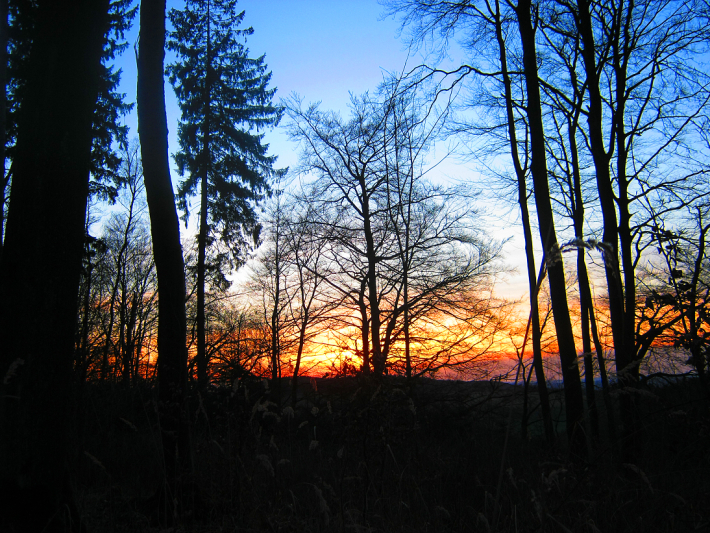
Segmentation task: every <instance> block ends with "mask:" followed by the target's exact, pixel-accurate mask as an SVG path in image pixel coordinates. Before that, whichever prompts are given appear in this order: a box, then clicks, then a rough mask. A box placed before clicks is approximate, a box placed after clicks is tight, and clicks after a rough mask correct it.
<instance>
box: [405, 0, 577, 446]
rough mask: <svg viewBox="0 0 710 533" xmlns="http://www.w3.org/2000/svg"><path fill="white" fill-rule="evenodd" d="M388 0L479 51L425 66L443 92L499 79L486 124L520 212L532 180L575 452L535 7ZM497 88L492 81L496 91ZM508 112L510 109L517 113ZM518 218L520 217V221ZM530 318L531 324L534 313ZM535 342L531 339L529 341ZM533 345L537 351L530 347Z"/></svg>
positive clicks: (572, 382)
mask: <svg viewBox="0 0 710 533" xmlns="http://www.w3.org/2000/svg"><path fill="white" fill-rule="evenodd" d="M392 4H394V6H393V11H395V12H397V11H399V12H402V13H403V14H404V15H403V16H404V24H405V25H407V24H413V28H414V30H413V31H414V35H415V36H418V37H424V38H426V37H428V36H434V35H435V34H436V33H439V34H440V35H441V36H443V37H444V43H445V42H446V39H447V38H448V37H449V36H450V35H452V34H453V33H454V32H455V31H456V30H457V29H459V30H460V29H465V30H466V33H467V39H468V40H467V44H468V48H469V50H470V51H471V52H473V53H477V52H479V51H480V52H481V53H480V55H476V57H475V60H476V61H475V62H474V63H473V64H472V65H468V64H466V65H462V66H461V67H460V68H459V69H456V70H454V71H453V72H443V71H440V70H438V71H437V70H436V69H431V68H425V69H424V70H425V71H428V72H429V73H430V74H429V76H428V77H431V75H433V74H443V75H444V77H445V78H446V77H450V78H453V83H452V84H451V85H450V86H449V88H448V89H445V90H448V91H450V90H451V88H452V87H453V86H455V85H458V84H459V83H461V82H462V80H463V79H464V78H465V77H466V76H468V75H469V74H475V75H479V76H481V77H484V78H489V79H491V80H492V81H493V82H495V83H500V84H502V85H503V87H502V89H503V90H504V95H503V98H502V99H501V98H500V97H497V100H493V101H494V102H496V103H497V104H498V105H501V106H502V107H504V109H505V113H506V115H505V116H506V119H505V122H503V128H501V127H500V123H496V124H494V125H493V126H491V127H489V128H487V129H488V131H489V132H491V133H493V134H495V133H496V130H498V131H500V130H501V129H503V131H505V132H506V133H507V138H506V137H503V139H504V140H505V141H506V144H509V147H510V149H511V150H512V153H513V155H514V157H513V162H514V166H515V171H516V176H517V183H518V201H519V204H520V206H521V209H522V211H523V214H525V212H526V211H527V207H526V201H525V200H524V196H526V186H525V181H524V178H525V174H526V172H529V175H530V177H531V179H532V186H533V191H534V198H535V207H536V212H537V218H538V227H539V232H540V242H541V243H542V246H543V251H544V257H543V261H544V262H545V263H546V268H547V277H548V281H549V285H550V296H551V301H552V310H553V316H554V319H555V328H556V331H557V340H558V343H559V355H560V360H561V363H562V370H563V380H564V383H565V388H564V391H565V407H566V415H567V416H566V421H567V431H568V437H569V438H570V439H571V441H570V443H571V444H570V449H571V450H572V452H573V453H574V454H575V455H577V456H583V455H584V448H585V443H584V434H583V429H582V423H583V419H584V406H583V403H582V392H581V382H580V378H579V371H578V366H577V354H576V348H575V342H574V335H573V332H572V325H571V321H570V317H569V308H568V303H567V293H566V286H565V274H564V268H563V263H562V256H561V254H560V253H559V244H558V239H557V232H556V228H555V224H554V216H553V211H552V205H551V202H550V192H549V184H548V168H547V158H546V146H545V128H544V120H543V109H542V101H541V95H540V85H541V84H540V78H539V71H538V59H539V54H538V51H537V42H536V41H537V38H536V31H537V28H538V24H539V19H538V18H537V9H535V10H533V9H532V5H531V2H530V1H529V0H521V1H520V2H517V3H514V2H511V1H503V2H498V1H496V2H490V3H489V2H480V3H479V2H475V1H471V2H460V3H459V2H456V3H449V2H434V3H430V2H422V1H418V0H412V1H402V2H393V3H392ZM491 34H492V36H494V38H495V41H496V43H497V44H498V50H497V52H498V53H497V54H496V55H497V57H496V56H491V54H490V53H489V52H488V41H486V40H484V39H483V36H484V35H491ZM415 38H416V37H415ZM444 46H445V44H444ZM511 47H512V48H513V49H515V50H516V51H518V54H519V55H518V56H517V57H516V59H517V62H516V65H515V66H516V72H517V75H516V80H517V82H516V83H517V90H518V91H519V93H518V98H514V95H513V93H512V80H511V76H510V73H511V72H510V68H509V67H508V66H507V59H508V54H507V52H508V51H509V50H510V49H511ZM483 48H486V50H483ZM500 89H501V88H500V87H499V88H498V91H500ZM498 94H499V93H498ZM501 100H502V101H501ZM516 112H517V113H518V114H517V117H516ZM519 121H520V122H522V123H523V124H524V127H525V130H524V131H525V133H526V135H524V137H523V140H522V141H521V142H523V141H524V144H523V150H524V152H523V153H524V154H525V156H526V159H525V160H524V162H523V159H522V158H521V157H520V156H519V154H518V153H517V150H518V149H519V146H518V145H517V143H516V133H517V132H516V129H517V128H518V127H519ZM528 165H529V166H528ZM526 218H527V217H524V222H525V219H526ZM526 236H527V241H526V247H528V250H527V252H526V255H527V259H528V279H529V285H530V295H531V296H530V297H531V302H532V301H533V300H535V299H536V298H537V288H535V286H536V283H534V279H535V270H534V267H533V262H532V261H531V259H532V248H531V247H530V244H531V243H530V240H529V239H530V237H531V235H529V234H527V232H526ZM531 312H532V313H531V314H532V315H535V314H537V313H536V312H535V305H534V304H533V306H532V308H531ZM534 322H538V323H539V317H538V318H537V320H535V321H534ZM536 330H538V328H537V327H535V325H534V324H533V336H534V337H535V336H536ZM534 340H535V339H534ZM536 344H537V343H536V342H534V347H535V346H536ZM534 351H537V350H536V349H535V350H534ZM542 398H544V395H542ZM548 434H549V431H548Z"/></svg>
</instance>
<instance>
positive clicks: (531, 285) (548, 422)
mask: <svg viewBox="0 0 710 533" xmlns="http://www.w3.org/2000/svg"><path fill="white" fill-rule="evenodd" d="M496 39H497V41H498V51H499V57H500V62H501V71H502V74H503V86H504V90H505V105H506V115H507V121H508V136H509V139H510V148H511V154H512V157H513V166H514V167H515V175H516V178H517V182H518V205H519V206H520V215H521V219H522V224H523V235H524V238H525V259H526V264H527V272H528V291H529V294H530V319H531V328H532V349H533V367H534V368H535V379H536V381H537V392H538V396H539V398H540V410H541V413H542V420H543V426H544V428H545V438H546V440H547V442H548V443H549V444H552V443H553V442H554V438H555V434H554V428H553V425H552V412H551V410H550V398H549V394H548V391H547V382H546V380H545V370H544V368H543V366H542V347H541V338H542V332H541V330H540V308H539V305H538V298H537V296H538V290H539V286H538V282H537V279H536V276H535V272H536V268H535V255H534V251H533V237H532V226H531V224H530V213H529V210H528V198H527V184H526V179H525V169H524V168H523V166H522V164H521V163H520V156H519V154H518V141H517V135H516V131H515V117H514V114H513V92H512V83H511V80H510V74H509V71H508V60H507V56H506V47H505V46H506V45H505V40H504V39H503V33H502V22H501V14H500V3H499V2H496Z"/></svg>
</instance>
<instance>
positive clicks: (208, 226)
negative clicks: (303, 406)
mask: <svg viewBox="0 0 710 533" xmlns="http://www.w3.org/2000/svg"><path fill="white" fill-rule="evenodd" d="M236 4H237V2H236V0H188V2H187V5H186V6H185V9H184V10H182V11H179V10H176V9H172V10H171V11H170V20H171V22H172V24H173V26H174V28H175V30H174V31H173V32H172V33H171V34H170V40H169V42H168V47H169V48H170V49H171V50H173V51H175V52H176V53H177V56H178V60H177V61H176V62H175V63H173V64H171V65H169V66H168V68H167V72H168V74H169V76H170V82H171V83H172V85H173V88H174V89H175V94H176V95H177V98H178V102H179V105H180V109H181V111H182V118H181V121H180V125H179V129H178V141H179V143H180V151H179V152H178V153H177V154H176V155H175V162H176V163H177V165H178V170H179V172H180V174H181V175H183V176H185V175H187V177H186V178H185V180H184V181H183V182H182V183H181V185H180V189H179V191H178V196H179V199H180V207H181V208H182V210H183V211H184V213H185V217H186V218H187V216H188V215H189V201H190V197H191V196H192V195H194V194H196V193H197V195H198V196H199V199H200V207H199V216H200V223H199V234H198V258H197V287H196V292H197V317H196V318H197V355H196V357H197V377H198V381H199V382H200V383H201V384H202V385H204V384H205V383H206V381H207V360H206V354H205V311H204V309H205V271H206V268H207V267H206V264H205V261H206V257H207V252H206V250H207V248H208V247H209V245H210V244H211V243H212V242H213V240H214V239H215V238H216V237H217V236H219V238H220V239H221V240H222V241H223V242H225V243H227V244H228V247H229V249H230V250H231V252H232V253H231V257H230V256H229V255H228V254H223V255H220V256H217V258H216V259H217V261H218V263H217V265H215V266H213V268H217V269H218V270H220V271H221V270H222V269H223V268H224V267H225V266H234V265H241V264H243V262H244V259H245V256H244V253H245V251H246V250H248V249H250V247H251V246H253V245H254V243H256V242H257V238H258V225H257V218H256V213H255V211H254V206H255V204H256V202H257V201H258V200H259V199H260V198H261V197H262V196H263V195H264V194H265V193H266V192H267V191H268V189H269V186H268V179H269V178H271V177H272V176H275V175H278V174H279V172H278V171H276V170H274V168H273V165H274V163H275V161H276V158H275V157H274V156H269V155H267V150H268V145H266V144H264V142H263V133H259V132H260V131H261V130H264V129H266V128H268V127H272V126H275V125H276V124H277V123H278V122H279V119H280V118H281V114H282V111H281V109H279V108H278V107H276V106H274V105H273V104H272V98H273V94H274V91H275V89H269V88H268V84H269V81H270V78H271V74H270V73H267V72H266V64H265V63H264V57H263V56H262V57H259V58H257V59H251V58H250V57H249V50H248V48H246V47H245V46H244V44H242V43H241V42H240V41H241V40H242V39H244V40H246V37H247V36H248V35H251V34H252V33H253V29H252V28H247V29H243V30H242V29H238V26H239V25H240V24H241V23H242V20H243V18H244V12H241V13H237V10H236ZM254 130H256V132H255V131H254Z"/></svg>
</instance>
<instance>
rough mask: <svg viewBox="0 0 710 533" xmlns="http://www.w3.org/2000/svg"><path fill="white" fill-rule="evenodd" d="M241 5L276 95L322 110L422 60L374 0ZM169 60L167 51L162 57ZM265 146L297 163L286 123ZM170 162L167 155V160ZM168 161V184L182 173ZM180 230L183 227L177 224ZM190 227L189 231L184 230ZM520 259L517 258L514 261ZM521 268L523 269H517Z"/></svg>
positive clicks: (513, 284)
mask: <svg viewBox="0 0 710 533" xmlns="http://www.w3.org/2000/svg"><path fill="white" fill-rule="evenodd" d="M182 5H183V4H182V2H179V1H171V0H168V9H169V8H170V7H177V8H182ZM238 8H240V9H242V10H244V11H245V17H244V22H243V27H249V26H251V27H253V28H254V34H253V35H251V36H249V37H248V40H247V47H248V48H249V51H250V56H251V57H259V56H261V55H265V62H266V64H267V65H268V69H269V70H270V71H271V73H272V78H271V87H276V88H277V92H276V97H275V101H276V102H278V101H279V100H280V99H282V98H287V97H288V96H290V95H291V94H293V93H295V94H298V95H300V96H301V97H302V98H303V100H304V103H305V104H309V103H312V102H321V108H322V109H324V110H336V111H340V112H341V113H342V114H343V115H344V116H347V113H348V109H347V106H348V103H349V101H350V94H351V93H352V94H354V95H360V94H362V93H364V92H365V91H374V90H375V89H376V88H377V86H378V84H379V83H380V82H381V81H382V80H383V78H384V77H385V75H386V73H388V72H401V71H402V70H404V69H405V68H406V66H407V65H409V66H410V67H411V66H413V65H416V64H419V63H421V62H422V61H423V59H422V56H421V55H419V54H417V53H416V52H412V53H411V54H410V53H409V51H408V47H407V45H406V43H405V40H404V39H401V38H400V37H399V29H400V25H399V23H398V22H397V21H396V20H395V19H393V18H392V17H385V16H384V15H385V9H384V8H383V7H382V6H381V5H380V4H379V3H378V1H377V0H240V1H239V3H238ZM138 22H139V15H137V16H136V19H135V21H134V26H133V28H132V29H131V31H130V33H129V34H127V36H126V38H127V40H128V42H129V45H130V47H129V48H128V50H126V52H125V53H124V54H123V56H121V57H120V58H119V60H118V62H117V64H118V66H119V67H120V68H122V70H123V76H122V82H121V90H122V92H125V93H126V98H127V100H128V101H131V102H134V101H135V92H136V66H135V55H134V52H133V46H134V43H135V42H136V40H137V36H138ZM170 61H171V56H170V53H168V54H167V56H166V63H169V62H170ZM165 97H166V109H167V115H168V130H169V137H168V142H169V150H170V153H171V155H172V154H173V153H174V152H175V151H176V150H177V137H176V132H177V124H178V120H179V116H180V112H179V109H178V106H177V102H176V99H175V95H174V94H173V91H172V87H171V86H170V84H169V83H168V82H167V80H166V84H165ZM125 120H126V123H127V124H128V125H129V127H130V133H129V137H137V134H138V133H137V123H136V115H135V109H134V111H133V113H131V114H130V115H129V116H127V117H126V118H125ZM266 141H267V142H268V143H269V145H270V150H269V152H270V153H271V154H273V155H276V156H278V161H277V167H278V168H284V167H289V168H291V169H294V168H295V167H296V166H297V164H298V149H297V146H296V145H295V144H294V143H292V142H291V141H290V140H289V139H288V138H287V136H286V134H285V131H284V129H283V128H279V129H277V130H275V131H272V132H269V133H267V134H266ZM171 164H172V159H171ZM172 167H173V182H174V183H175V184H176V183H177V182H178V181H179V179H180V178H179V176H178V175H177V173H176V172H175V168H174V167H175V165H174V164H172ZM438 170H439V171H440V172H442V173H444V174H445V176H446V177H455V178H457V179H465V178H466V177H467V176H469V175H473V174H474V173H475V169H474V168H472V165H470V164H469V165H465V164H457V162H455V161H453V160H452V161H450V162H449V163H447V164H446V165H442V166H441V167H438ZM181 231H183V232H184V231H185V228H184V227H182V228H181ZM188 231H190V230H189V229H188ZM518 233H519V232H516V231H515V230H514V229H513V228H512V227H510V226H508V227H506V226H505V224H503V227H502V228H499V229H497V230H496V235H495V236H496V238H500V239H505V238H511V239H510V241H509V242H508V243H507V244H506V247H505V249H504V251H505V253H506V259H507V260H508V262H509V263H510V264H512V265H513V266H516V267H517V268H518V269H519V273H518V274H517V275H513V276H509V277H508V278H507V279H506V280H505V282H504V283H502V284H499V285H498V287H497V290H496V292H497V293H498V294H499V295H503V296H505V297H509V298H515V299H518V298H521V297H524V295H525V293H526V282H525V278H524V276H522V274H523V272H524V263H521V262H520V258H521V257H524V255H523V254H524V251H523V248H522V239H520V237H519V235H518ZM516 258H517V260H516ZM521 267H522V268H521Z"/></svg>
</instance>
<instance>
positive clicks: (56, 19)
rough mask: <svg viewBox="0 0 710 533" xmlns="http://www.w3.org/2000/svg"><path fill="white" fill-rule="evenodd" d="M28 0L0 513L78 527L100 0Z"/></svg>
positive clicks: (11, 226)
mask: <svg viewBox="0 0 710 533" xmlns="http://www.w3.org/2000/svg"><path fill="white" fill-rule="evenodd" d="M36 5H37V10H36V13H35V25H36V32H35V34H34V39H33V41H32V47H31V52H30V55H29V58H28V59H27V64H26V74H27V75H26V78H25V80H26V82H25V85H24V90H23V99H22V106H21V109H20V111H19V114H18V118H17V137H16V139H17V141H16V145H15V148H14V153H13V157H12V158H13V181H12V192H11V197H10V207H9V212H8V219H7V226H6V236H5V243H4V247H3V255H2V263H1V264H0V339H2V341H1V342H2V350H1V352H0V354H1V355H0V358H1V359H0V375H2V376H3V381H2V385H0V387H1V388H2V390H1V391H0V397H1V399H0V402H2V408H1V409H0V436H1V437H0V439H1V441H0V447H1V450H0V458H1V459H0V462H1V463H0V469H1V472H0V478H2V479H3V480H4V481H3V482H4V483H9V484H10V485H14V486H15V489H14V490H15V491H20V490H22V491H24V493H25V494H27V497H26V498H25V503H24V508H22V507H20V508H10V509H6V508H3V509H2V512H0V516H1V517H0V521H2V522H3V523H4V524H3V528H5V529H9V526H11V525H13V524H12V522H13V521H15V524H14V525H15V526H17V527H20V528H21V530H23V531H37V532H39V531H68V530H75V531H78V530H79V529H80V527H81V523H80V520H79V518H78V516H77V513H76V508H75V506H74V503H73V497H72V495H71V489H70V485H69V472H68V470H67V458H68V453H69V444H68V431H69V428H70V424H69V414H70V405H71V404H70V401H71V397H72V391H71V383H72V360H73V347H74V332H75V326H76V316H77V294H78V288H79V276H80V271H81V259H82V251H83V247H84V235H85V230H84V218H85V213H86V202H87V197H88V194H89V170H90V164H91V145H92V121H93V118H94V113H93V112H94V110H95V108H96V99H97V95H98V92H99V86H100V83H99V80H100V74H101V55H102V47H103V45H104V43H105V40H106V35H107V32H108V30H109V19H108V10H109V3H108V1H107V0H104V1H97V0H86V1H77V2H72V3H69V4H64V3H58V2H53V1H40V2H37V4H36ZM11 490H12V489H11ZM0 504H1V505H4V506H6V505H7V504H6V501H5V499H4V498H3V501H2V502H0ZM17 520H20V522H19V523H18V522H17Z"/></svg>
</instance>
